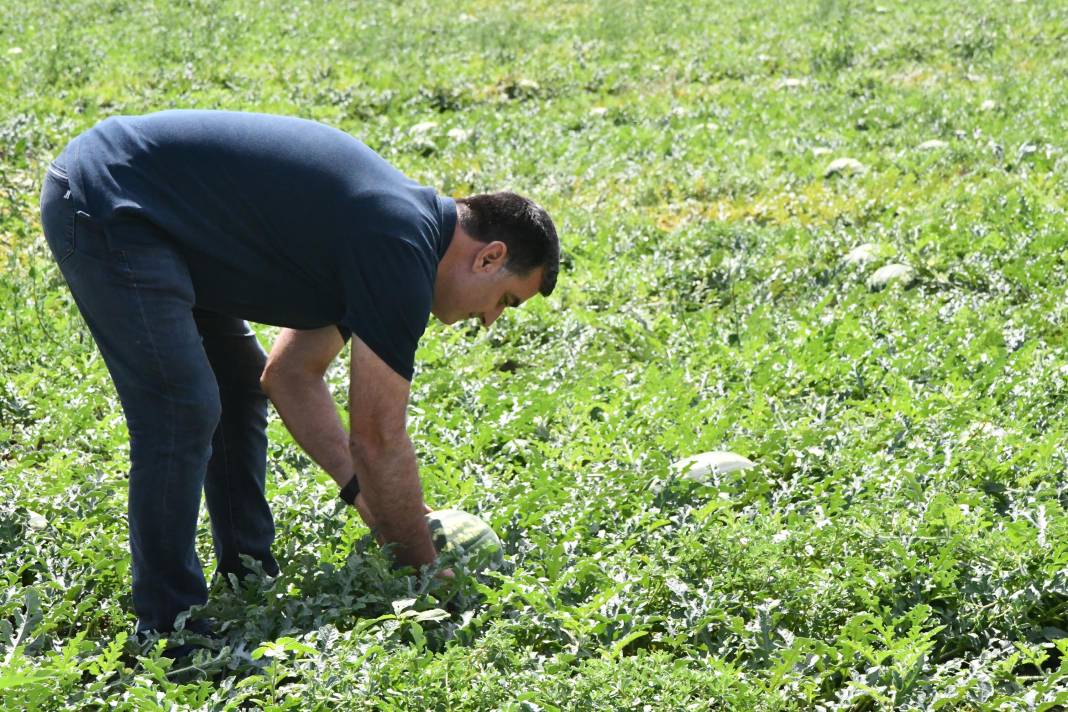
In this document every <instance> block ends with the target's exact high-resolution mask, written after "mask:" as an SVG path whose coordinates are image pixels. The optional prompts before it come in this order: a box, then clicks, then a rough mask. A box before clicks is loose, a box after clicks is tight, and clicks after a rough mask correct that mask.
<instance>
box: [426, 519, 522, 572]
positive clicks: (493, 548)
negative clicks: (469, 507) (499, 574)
mask: <svg viewBox="0 0 1068 712" xmlns="http://www.w3.org/2000/svg"><path fill="white" fill-rule="evenodd" d="M426 518H427V524H428V525H429V526H430V536H431V538H432V539H433V540H434V548H435V549H436V550H437V552H438V553H439V554H452V553H455V554H458V555H459V556H460V557H468V566H470V567H471V568H473V569H475V570H482V569H485V568H489V569H498V568H500V567H501V565H502V564H503V563H504V547H503V546H501V540H500V539H499V538H498V537H497V534H496V533H495V532H494V531H493V528H492V527H490V525H488V524H486V523H485V522H484V521H482V520H481V519H479V518H478V517H476V516H475V515H473V514H468V513H467V512H461V511H460V510H458V509H441V510H438V511H436V512H431V513H430V514H428V515H426Z"/></svg>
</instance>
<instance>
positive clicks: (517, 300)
mask: <svg viewBox="0 0 1068 712" xmlns="http://www.w3.org/2000/svg"><path fill="white" fill-rule="evenodd" d="M496 245H500V246H501V247H503V244H502V243H499V242H498V243H490V245H487V247H486V248H484V249H483V250H480V251H479V254H478V255H477V256H476V257H475V259H474V260H472V261H471V262H470V263H469V264H468V265H465V268H464V269H462V270H460V271H459V273H455V274H452V275H448V276H445V275H440V276H443V277H445V280H444V282H442V281H441V280H439V283H438V284H436V285H435V290H434V307H433V310H432V311H433V313H434V316H436V317H437V318H438V319H440V320H441V321H443V322H444V323H446V324H454V323H456V322H457V321H460V320H461V319H478V320H479V322H480V323H481V324H482V325H483V326H486V327H488V326H489V325H490V324H492V323H493V322H494V321H496V320H497V317H499V316H500V315H501V312H502V311H504V310H505V309H506V308H507V307H517V306H519V305H520V304H522V303H523V302H525V301H526V300H528V299H530V298H531V297H533V296H534V295H536V294H537V293H538V288H539V287H540V286H541V276H542V272H543V271H544V268H541V267H539V268H538V269H535V270H532V271H531V272H530V274H527V275H523V276H520V275H517V274H513V273H512V272H509V271H508V270H507V269H505V267H504V263H505V261H506V251H505V253H502V252H501V251H500V250H499V249H496V248H495V246H496Z"/></svg>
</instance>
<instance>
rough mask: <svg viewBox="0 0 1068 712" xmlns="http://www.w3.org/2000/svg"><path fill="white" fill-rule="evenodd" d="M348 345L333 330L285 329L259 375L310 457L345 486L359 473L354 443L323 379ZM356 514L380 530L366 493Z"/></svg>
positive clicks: (327, 328)
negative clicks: (352, 453)
mask: <svg viewBox="0 0 1068 712" xmlns="http://www.w3.org/2000/svg"><path fill="white" fill-rule="evenodd" d="M344 345H345V342H344V340H343V339H342V338H341V334H339V333H338V330H337V328H335V327H333V326H327V327H323V328H321V329H309V330H299V331H298V330H295V329H283V330H282V333H281V334H280V335H279V337H278V340H277V341H275V343H274V346H272V347H271V354H270V356H269V357H268V359H267V366H266V367H265V368H264V369H263V374H262V375H261V376H260V386H261V387H262V388H263V391H264V393H266V394H267V396H268V397H269V398H270V399H271V402H272V403H274V407H275V410H277V411H278V415H279V416H280V417H281V418H282V422H283V423H285V426H286V428H288V429H289V432H290V433H291V434H292V435H293V439H294V440H296V441H297V444H298V445H300V446H301V447H302V448H303V449H304V451H305V452H307V453H308V456H309V457H311V459H312V460H314V461H315V462H316V463H317V464H318V465H319V467H321V468H323V469H324V470H325V471H326V472H327V474H329V475H330V477H331V478H332V479H333V480H334V482H336V483H337V484H338V486H339V487H344V486H345V485H346V484H348V481H349V479H350V478H351V477H352V475H353V473H354V472H355V471H356V470H355V468H354V467H353V464H352V455H351V454H350V452H349V438H348V435H346V433H345V428H344V426H343V425H342V424H341V418H339V417H338V414H337V406H336V404H335V403H334V399H333V397H332V396H331V395H330V390H329V389H328V388H327V386H326V381H325V380H324V378H323V377H324V375H325V374H326V369H327V368H329V366H330V362H331V361H333V360H334V358H335V357H336V356H337V355H338V353H340V352H341V349H342V347H343V346H344ZM356 509H357V510H358V511H359V513H360V516H361V517H362V518H363V521H364V522H365V523H366V524H367V526H368V527H370V528H372V529H374V528H375V527H376V521H375V518H374V517H373V516H372V515H371V512H370V510H369V509H368V508H367V505H366V502H365V500H364V497H363V495H362V494H360V495H357V497H356Z"/></svg>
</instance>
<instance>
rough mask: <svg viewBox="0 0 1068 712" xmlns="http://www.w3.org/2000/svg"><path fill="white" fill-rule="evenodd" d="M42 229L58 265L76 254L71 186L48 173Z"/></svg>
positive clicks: (42, 200)
mask: <svg viewBox="0 0 1068 712" xmlns="http://www.w3.org/2000/svg"><path fill="white" fill-rule="evenodd" d="M41 227H42V228H43V229H44V235H45V240H46V241H47V242H48V247H49V249H51V250H52V256H53V257H54V258H55V260H56V263H57V264H63V263H64V262H65V261H66V260H67V258H69V257H70V256H71V255H72V254H74V203H73V201H72V200H71V194H70V184H69V183H68V182H67V181H66V180H64V179H62V178H60V177H59V176H58V175H57V174H56V173H55V172H53V171H52V170H51V168H50V169H49V171H48V174H47V176H46V177H45V181H44V186H43V187H42V189H41Z"/></svg>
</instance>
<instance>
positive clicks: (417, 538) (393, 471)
mask: <svg viewBox="0 0 1068 712" xmlns="http://www.w3.org/2000/svg"><path fill="white" fill-rule="evenodd" d="M352 458H353V461H354V462H355V463H356V467H357V469H358V470H359V472H360V489H361V492H362V494H363V496H364V498H365V499H366V502H367V506H368V507H369V508H370V509H371V511H372V512H374V516H375V520H376V521H377V525H378V533H379V535H380V536H381V539H382V541H384V542H386V543H392V544H393V545H394V554H395V556H396V558H397V561H399V562H400V563H401V564H407V565H411V566H421V565H423V564H428V563H430V562H432V561H433V560H434V558H435V557H436V555H437V552H436V551H435V550H434V544H433V541H432V540H431V538H430V529H429V528H428V527H427V522H426V516H425V513H426V508H425V507H424V505H423V486H422V483H421V482H420V481H419V469H418V465H417V463H416V457H415V448H413V447H412V442H411V440H409V439H408V437H407V435H404V436H403V437H398V438H396V439H395V440H394V441H393V442H390V443H388V444H386V445H383V446H379V447H368V446H365V445H361V444H359V443H354V444H353V446H352Z"/></svg>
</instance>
